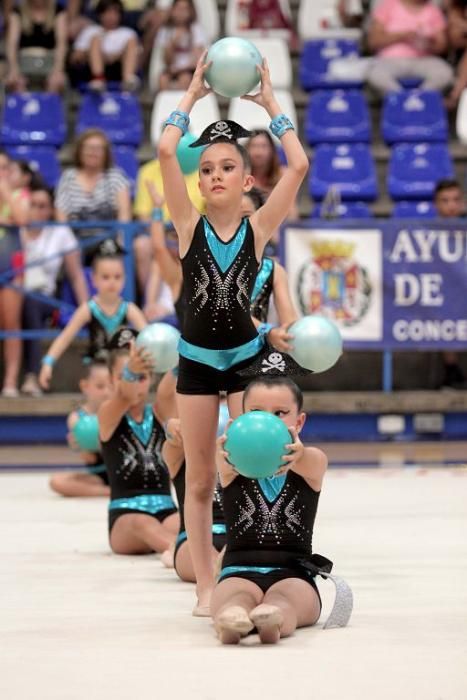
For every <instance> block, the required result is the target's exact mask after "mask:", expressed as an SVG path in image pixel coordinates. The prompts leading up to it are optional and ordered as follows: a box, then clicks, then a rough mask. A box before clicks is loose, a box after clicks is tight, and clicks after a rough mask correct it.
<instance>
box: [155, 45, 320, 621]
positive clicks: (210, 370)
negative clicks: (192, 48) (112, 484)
mask: <svg viewBox="0 0 467 700" xmlns="http://www.w3.org/2000/svg"><path fill="white" fill-rule="evenodd" d="M207 68H208V64H207V63H206V53H205V54H203V56H202V57H201V58H200V60H199V62H198V64H197V67H196V70H195V73H194V76H193V79H192V81H191V83H190V86H189V88H188V90H187V92H186V93H185V95H184V96H183V97H182V99H181V101H180V103H179V105H178V108H177V109H176V110H175V111H174V112H172V114H171V115H170V116H169V117H168V119H167V121H166V127H165V129H164V131H163V133H162V136H161V139H160V142H159V149H158V150H159V160H160V164H161V171H162V177H163V181H164V192H165V196H166V201H167V205H168V208H169V211H170V216H171V219H172V221H173V224H174V226H175V230H176V231H177V234H178V238H179V250H180V258H181V263H182V270H183V291H184V297H185V302H186V313H185V318H184V327H183V333H182V338H181V340H180V344H179V353H180V364H179V375H178V380H177V395H178V409H179V416H180V421H181V428H182V434H183V441H184V447H185V455H186V462H187V476H186V500H185V519H186V528H187V532H188V541H189V545H190V552H191V555H192V559H193V565H194V570H195V573H196V580H197V595H198V604H197V606H196V608H195V610H194V614H197V615H209V614H210V601H211V594H212V590H213V586H214V580H213V572H212V559H211V552H212V533H211V524H212V523H211V520H212V494H213V490H214V485H215V481H216V464H215V447H216V430H217V422H218V421H217V417H218V411H219V393H220V392H221V391H226V392H227V395H228V404H229V412H230V415H231V416H232V417H236V416H237V415H239V414H240V412H241V402H242V392H243V390H244V388H245V386H246V385H247V383H248V379H247V378H246V377H242V376H241V375H239V374H238V372H239V371H240V370H244V369H246V368H248V367H249V366H250V365H251V364H252V363H253V362H255V360H257V359H258V357H259V356H260V355H261V354H262V351H263V348H264V337H263V336H262V335H261V334H260V333H258V331H257V329H256V327H255V325H254V323H253V321H252V318H251V315H250V298H251V294H252V291H253V285H254V282H255V279H256V275H257V272H258V268H259V265H260V262H261V258H262V256H263V251H264V248H265V245H266V244H267V242H268V240H269V239H270V238H271V236H272V235H273V232H274V231H275V230H276V229H277V227H278V226H280V224H281V223H282V221H283V220H284V219H285V217H286V216H287V212H288V211H289V209H290V205H291V202H293V201H294V200H295V197H296V195H297V192H298V189H299V187H300V185H301V183H302V180H303V178H304V177H305V174H306V172H307V170H308V159H307V156H306V154H305V152H304V150H303V148H302V146H301V144H300V141H299V140H298V137H297V135H296V133H295V131H294V128H293V125H292V122H291V121H290V119H289V118H288V117H287V116H286V115H284V114H283V113H282V111H281V108H280V105H279V104H278V102H277V100H276V98H275V96H274V93H273V90H272V87H271V80H270V76H269V70H268V66H267V64H266V62H265V61H264V62H263V64H262V65H258V66H257V69H258V72H259V76H260V79H261V87H260V90H259V92H258V93H257V94H255V95H245V96H244V99H248V100H251V101H253V102H255V103H256V104H258V105H260V106H262V107H263V108H264V109H265V110H266V112H267V113H268V114H269V116H270V118H271V130H272V131H273V133H275V134H276V136H278V137H279V138H280V139H281V142H282V147H283V149H284V152H285V155H286V157H287V167H286V168H285V170H284V172H283V174H282V177H281V178H280V180H279V181H278V183H277V184H276V186H275V188H274V189H273V191H272V192H271V194H270V196H269V198H268V200H267V202H266V203H265V204H264V205H263V206H262V207H261V208H260V209H258V211H256V212H254V213H253V214H252V216H251V217H249V218H246V217H245V218H241V215H240V211H241V201H242V197H243V194H244V192H245V191H248V190H249V189H251V187H252V186H253V178H252V176H251V175H250V171H249V166H248V159H247V155H246V153H245V151H244V149H243V148H242V147H241V146H240V145H239V144H238V143H237V140H236V139H237V138H242V137H245V136H248V135H249V132H247V131H246V130H245V129H243V128H242V127H241V126H239V125H238V124H235V122H231V121H219V122H216V123H214V124H211V125H209V126H208V127H207V128H206V129H205V131H204V132H203V134H202V135H201V137H200V139H198V141H197V142H195V144H193V146H195V147H196V146H201V145H204V146H205V148H204V150H203V152H202V155H201V159H200V167H199V178H200V189H201V193H202V194H203V196H204V198H205V200H206V216H201V215H200V213H199V212H198V211H197V209H196V208H195V207H194V206H193V204H192V203H191V200H190V199H189V197H188V193H187V190H186V186H185V180H184V178H183V173H182V171H181V168H180V165H179V163H178V160H177V156H176V149H177V145H178V142H179V141H180V138H181V136H182V134H184V133H185V132H186V131H187V129H188V125H189V120H190V118H189V113H190V111H191V109H192V108H193V106H194V105H195V103H196V102H197V101H198V100H199V99H201V98H203V97H204V96H205V95H207V94H208V93H209V92H210V89H209V88H208V87H207V86H206V85H205V82H204V77H205V72H206V70H207Z"/></svg>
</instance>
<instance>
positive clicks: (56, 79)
mask: <svg viewBox="0 0 467 700" xmlns="http://www.w3.org/2000/svg"><path fill="white" fill-rule="evenodd" d="M55 5H56V3H55V2H54V1H53V0H24V2H21V3H19V7H18V9H17V10H15V11H14V12H11V13H10V15H9V17H8V23H7V32H6V56H7V63H8V72H7V77H6V85H7V87H8V88H9V89H10V90H13V91H18V92H24V91H25V90H26V88H27V86H28V79H29V78H33V77H35V76H37V77H42V78H45V86H46V90H47V91H48V92H60V91H61V90H63V88H64V86H65V56H66V50H67V29H66V21H65V20H66V16H65V12H58V11H57V9H56V7H55Z"/></svg>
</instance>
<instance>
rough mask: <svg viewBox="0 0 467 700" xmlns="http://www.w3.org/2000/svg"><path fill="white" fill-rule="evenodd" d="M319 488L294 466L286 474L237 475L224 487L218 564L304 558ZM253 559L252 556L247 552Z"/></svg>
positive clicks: (266, 563)
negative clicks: (223, 530) (224, 529)
mask: <svg viewBox="0 0 467 700" xmlns="http://www.w3.org/2000/svg"><path fill="white" fill-rule="evenodd" d="M318 500H319V492H316V491H314V490H313V489H312V488H311V487H310V486H309V485H308V484H307V483H306V481H305V480H304V479H303V478H302V477H301V476H299V475H298V474H296V473H295V472H293V471H289V472H287V475H286V476H285V477H273V478H272V479H259V480H256V479H247V478H245V477H243V476H237V477H236V478H235V479H234V481H233V482H232V483H231V484H229V485H228V486H227V487H226V488H224V490H223V501H224V515H225V522H226V526H227V549H226V552H225V555H224V559H223V567H224V569H225V568H226V567H237V566H243V565H250V564H251V563H252V561H254V562H255V564H256V565H258V566H265V567H276V566H277V567H281V566H284V562H285V560H286V558H287V557H288V558H289V559H290V560H291V561H292V560H298V559H309V558H310V556H311V554H312V537H313V525H314V521H315V516H316V511H317V508H318ZM252 554H253V555H254V559H253V560H252V556H251V555H252Z"/></svg>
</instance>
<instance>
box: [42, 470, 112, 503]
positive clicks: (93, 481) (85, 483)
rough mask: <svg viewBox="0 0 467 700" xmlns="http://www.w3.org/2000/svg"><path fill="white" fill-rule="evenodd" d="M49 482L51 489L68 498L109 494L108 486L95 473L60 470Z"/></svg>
mask: <svg viewBox="0 0 467 700" xmlns="http://www.w3.org/2000/svg"><path fill="white" fill-rule="evenodd" d="M49 484H50V488H51V489H52V491H55V492H56V493H59V494H60V495H61V496H68V497H69V498H87V497H96V496H110V486H107V484H104V482H103V481H102V479H100V478H99V477H98V476H97V474H73V473H70V474H68V473H67V472H60V473H58V474H54V475H53V476H51V477H50V481H49Z"/></svg>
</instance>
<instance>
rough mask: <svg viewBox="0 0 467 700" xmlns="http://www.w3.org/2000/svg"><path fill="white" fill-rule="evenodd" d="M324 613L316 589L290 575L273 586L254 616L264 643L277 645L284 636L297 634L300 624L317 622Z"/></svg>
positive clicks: (302, 625)
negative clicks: (295, 632) (321, 613)
mask: <svg viewBox="0 0 467 700" xmlns="http://www.w3.org/2000/svg"><path fill="white" fill-rule="evenodd" d="M320 612H321V607H320V603H319V598H318V594H317V593H316V591H315V590H314V588H312V586H310V584H309V583H307V582H306V581H302V580H301V579H298V578H288V579H284V580H283V581H279V582H278V583H275V584H274V585H273V586H271V588H270V589H269V590H268V591H267V592H266V594H265V596H264V600H263V603H262V604H261V605H259V606H258V607H256V608H255V609H254V610H252V611H251V614H250V618H251V620H252V622H253V623H254V625H255V627H256V628H257V630H258V634H259V636H260V639H261V641H262V642H263V644H275V643H276V642H278V641H279V639H280V637H289V636H290V635H291V634H293V633H294V631H295V630H296V628H297V627H305V626H307V625H314V624H315V622H316V621H317V620H318V618H319V615H320Z"/></svg>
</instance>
